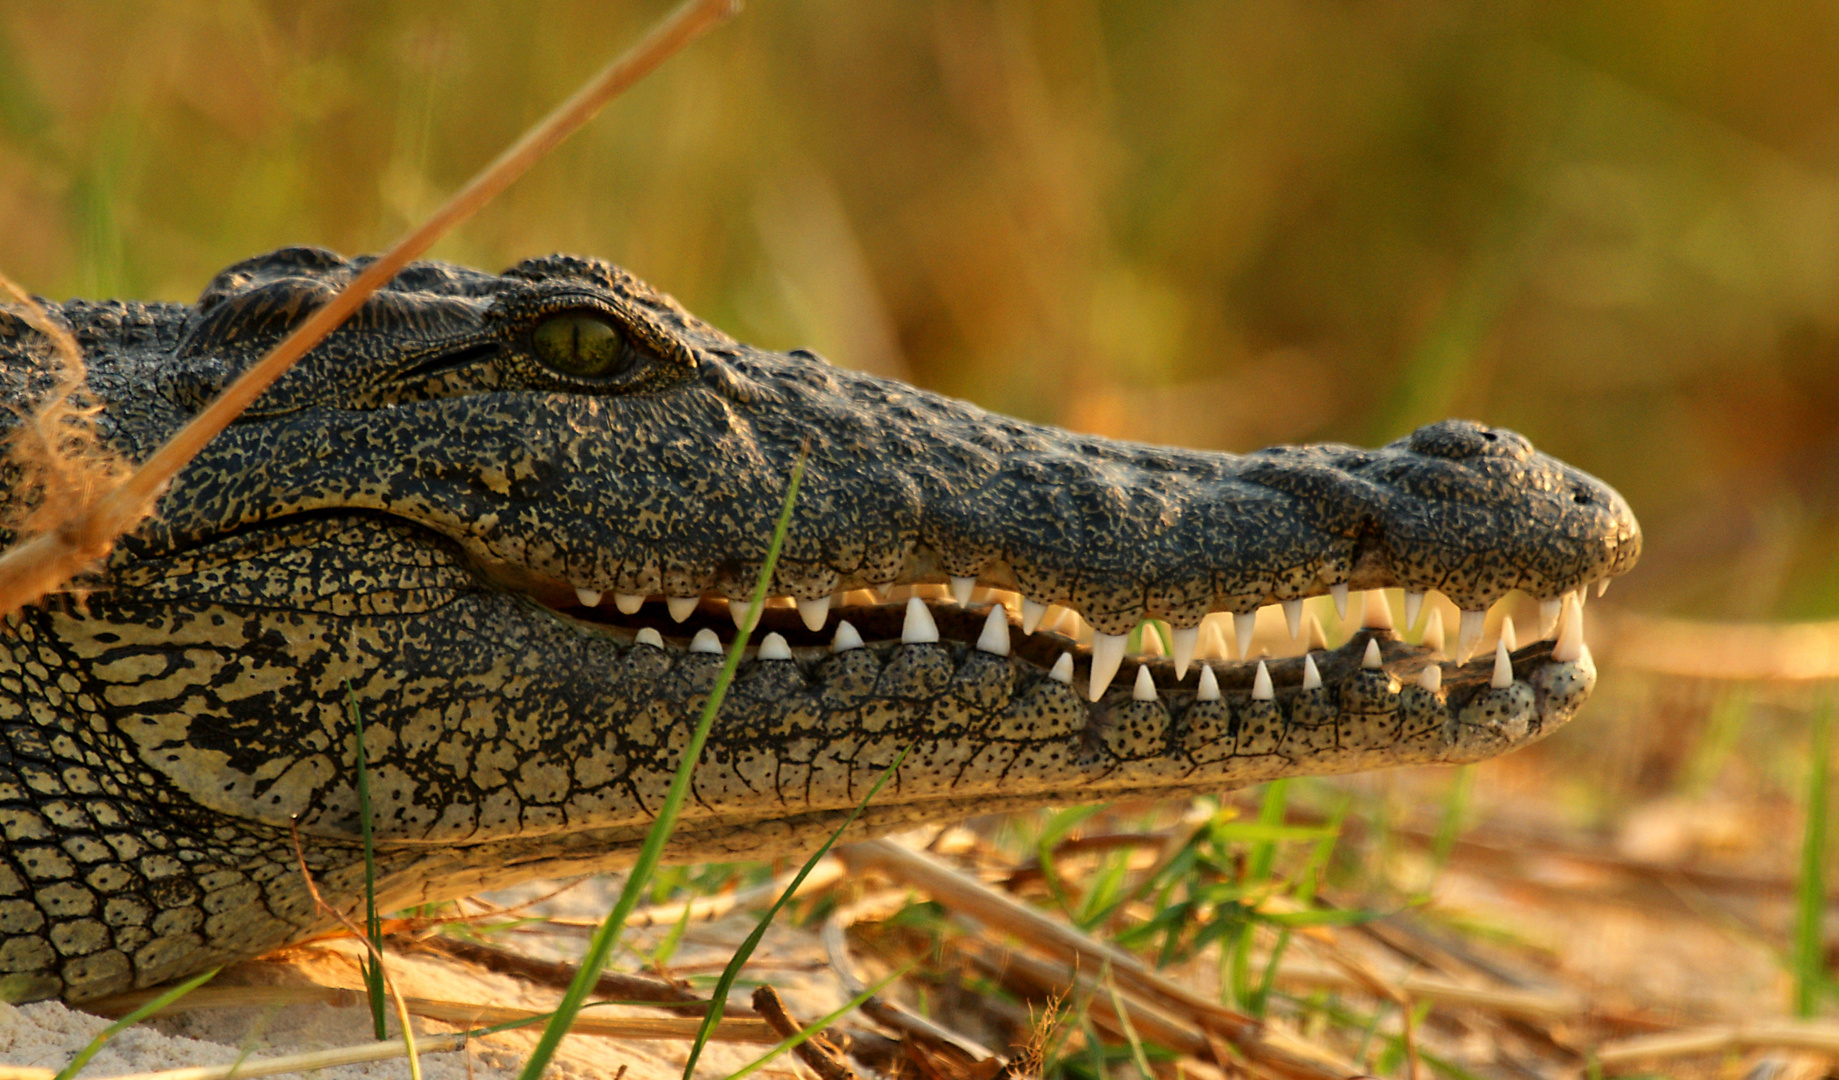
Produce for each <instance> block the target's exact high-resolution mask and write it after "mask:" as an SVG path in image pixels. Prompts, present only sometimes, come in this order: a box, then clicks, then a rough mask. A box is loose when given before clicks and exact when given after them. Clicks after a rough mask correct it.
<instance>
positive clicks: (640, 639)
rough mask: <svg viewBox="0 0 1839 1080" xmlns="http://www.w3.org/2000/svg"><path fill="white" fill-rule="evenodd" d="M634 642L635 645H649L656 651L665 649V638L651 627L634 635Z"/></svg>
mask: <svg viewBox="0 0 1839 1080" xmlns="http://www.w3.org/2000/svg"><path fill="white" fill-rule="evenodd" d="M632 641H633V644H635V645H649V646H651V647H652V648H654V649H662V648H663V647H664V636H663V635H662V634H659V633H658V632H657V631H656V630H654V629H652V628H651V627H649V626H647V627H645V628H644V629H642V630H640V631H639V632H638V633H636V634H634V635H633V636H632Z"/></svg>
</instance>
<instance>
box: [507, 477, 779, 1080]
mask: <svg viewBox="0 0 1839 1080" xmlns="http://www.w3.org/2000/svg"><path fill="white" fill-rule="evenodd" d="M805 460H806V456H805V454H804V453H800V454H799V455H798V463H797V464H796V465H794V466H793V467H792V478H791V481H790V482H789V483H788V484H786V489H785V501H784V502H783V503H782V504H780V507H779V520H778V521H777V522H775V523H774V525H773V539H772V543H771V544H769V545H768V546H767V549H766V560H765V562H763V563H762V564H761V565H760V576H759V578H758V580H756V581H755V582H754V590H753V598H752V601H751V603H750V606H749V611H750V615H749V616H748V618H747V619H746V620H744V622H745V625H743V626H742V627H741V628H740V629H739V630H737V631H736V632H735V635H734V643H733V644H732V645H730V646H729V647H728V656H727V659H726V660H725V661H724V662H723V664H722V670H721V674H719V675H718V676H716V679H715V685H714V686H713V687H712V688H711V689H710V690H709V698H708V701H707V702H705V703H704V705H703V709H702V716H701V718H699V719H698V720H697V721H696V730H695V732H694V733H693V734H692V735H691V736H690V745H689V746H688V747H687V748H685V750H684V751H683V762H682V763H681V764H679V765H678V766H677V775H676V776H674V777H672V778H671V782H670V791H669V792H668V793H666V794H665V796H664V802H663V804H662V805H661V806H659V807H658V817H657V820H655V821H653V822H652V823H651V830H650V831H649V832H647V833H646V834H645V845H644V846H643V847H642V848H640V849H639V856H638V860H637V861H636V862H634V863H633V864H632V871H631V873H630V874H628V875H627V877H626V886H625V888H623V889H621V890H620V893H619V899H618V900H617V901H616V902H615V903H614V905H613V910H611V911H609V912H607V917H606V919H604V920H603V921H602V922H601V924H600V927H599V929H597V930H595V931H594V936H593V937H592V938H591V939H590V940H589V941H588V946H587V952H586V953H585V954H584V955H583V956H582V957H581V966H580V968H579V969H578V970H576V972H575V978H574V981H573V982H571V983H569V985H568V991H567V992H566V993H564V994H563V995H562V1001H561V1003H560V1004H559V1005H557V1006H556V1015H555V1017H554V1019H552V1020H550V1022H549V1024H548V1026H547V1027H545V1028H544V1029H543V1034H542V1037H541V1038H540V1039H538V1040H537V1044H536V1048H535V1049H534V1050H532V1051H531V1052H530V1060H528V1061H526V1062H525V1063H524V1068H523V1071H522V1072H521V1073H519V1074H518V1080H538V1078H539V1077H541V1076H542V1075H543V1070H545V1069H547V1068H548V1067H549V1062H550V1060H551V1059H552V1058H554V1057H555V1053H556V1047H557V1046H559V1045H560V1044H561V1042H562V1036H563V1035H565V1034H567V1033H568V1028H569V1025H571V1024H573V1023H574V1022H575V1015H576V1014H577V1013H579V1012H580V1011H581V1006H582V1005H583V1004H584V1003H585V1002H586V1001H587V996H588V994H589V993H590V992H592V990H593V988H594V984H595V983H596V982H598V981H599V979H600V972H601V970H602V969H603V968H605V967H606V965H607V957H608V956H609V955H611V954H612V952H613V946H614V944H615V943H616V942H617V941H618V940H619V933H620V931H621V930H622V929H624V928H625V925H626V918H627V916H629V915H631V914H632V909H633V908H635V907H637V906H638V902H639V898H640V896H642V895H643V893H644V890H645V882H646V881H647V880H648V879H649V878H650V877H651V872H652V870H653V869H655V868H656V867H657V865H658V861H659V860H660V859H662V858H663V856H664V844H665V841H667V840H669V839H670V834H671V829H672V828H673V827H675V825H676V823H677V815H678V813H680V812H681V811H682V809H683V803H684V800H685V799H686V798H688V796H689V790H690V777H691V776H692V775H693V774H694V773H695V771H696V764H697V762H698V761H700V760H701V758H702V748H703V744H704V743H706V742H708V741H709V729H710V728H711V727H713V726H714V724H715V714H716V712H717V711H718V710H720V709H721V707H722V701H723V699H724V698H726V697H727V695H728V687H729V686H730V685H731V684H732V683H733V682H734V675H735V672H737V671H739V670H740V667H741V657H742V656H743V655H744V654H745V653H746V651H747V639H748V638H749V637H750V636H752V634H753V629H754V624H756V623H758V622H759V621H760V618H759V616H760V612H761V611H762V610H764V608H765V604H766V590H767V587H768V586H769V585H770V584H771V583H772V580H773V567H774V566H776V565H777V564H778V562H779V550H780V548H781V547H783V546H784V545H785V534H786V531H787V530H788V529H789V528H791V525H792V506H793V504H794V503H796V502H797V501H798V483H799V481H800V480H802V479H804V475H805Z"/></svg>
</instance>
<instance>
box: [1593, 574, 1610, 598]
mask: <svg viewBox="0 0 1839 1080" xmlns="http://www.w3.org/2000/svg"><path fill="white" fill-rule="evenodd" d="M1608 591H1609V579H1608V578H1604V579H1603V580H1601V581H1599V582H1597V583H1596V595H1598V596H1601V595H1603V594H1604V593H1606V592H1608Z"/></svg>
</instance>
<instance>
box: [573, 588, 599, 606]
mask: <svg viewBox="0 0 1839 1080" xmlns="http://www.w3.org/2000/svg"><path fill="white" fill-rule="evenodd" d="M601 595H602V594H601V593H599V592H597V591H595V590H593V589H583V588H580V587H577V588H576V589H575V599H577V600H579V601H581V606H582V607H599V606H600V597H601Z"/></svg>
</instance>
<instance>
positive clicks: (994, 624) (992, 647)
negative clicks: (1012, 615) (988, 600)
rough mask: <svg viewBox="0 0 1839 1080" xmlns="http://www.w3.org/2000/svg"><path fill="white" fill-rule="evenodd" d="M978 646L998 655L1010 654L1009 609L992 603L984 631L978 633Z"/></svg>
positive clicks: (985, 620)
mask: <svg viewBox="0 0 1839 1080" xmlns="http://www.w3.org/2000/svg"><path fill="white" fill-rule="evenodd" d="M977 648H979V649H981V650H983V651H984V652H987V653H995V654H996V655H997V656H1008V655H1009V609H1008V608H1005V607H1003V606H1002V605H1001V604H992V605H991V606H990V614H989V616H988V617H987V618H985V619H984V620H983V633H981V634H979V635H977Z"/></svg>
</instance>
